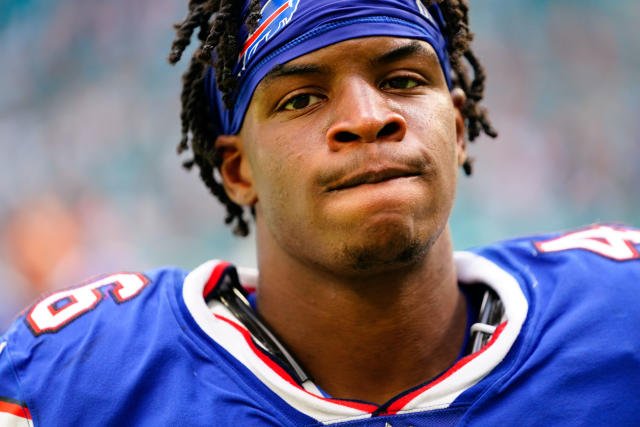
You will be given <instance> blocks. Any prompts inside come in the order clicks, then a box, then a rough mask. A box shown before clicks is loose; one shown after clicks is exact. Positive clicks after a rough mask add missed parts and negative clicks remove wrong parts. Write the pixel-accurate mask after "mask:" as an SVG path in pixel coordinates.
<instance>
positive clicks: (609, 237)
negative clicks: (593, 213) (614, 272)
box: [535, 225, 640, 261]
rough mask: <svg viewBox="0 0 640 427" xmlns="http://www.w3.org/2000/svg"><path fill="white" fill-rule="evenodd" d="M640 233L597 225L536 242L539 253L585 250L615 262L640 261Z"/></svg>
mask: <svg viewBox="0 0 640 427" xmlns="http://www.w3.org/2000/svg"><path fill="white" fill-rule="evenodd" d="M637 244H640V231H639V230H631V229H626V228H614V227H608V226H605V225H599V226H596V227H593V228H590V229H588V230H583V231H576V232H574V233H569V234H565V235H564V236H561V237H558V238H557V239H552V240H547V241H544V242H536V243H535V245H536V248H538V250H539V251H541V252H559V251H566V250H570V249H585V250H588V251H591V252H594V253H596V254H599V255H602V256H604V257H607V258H611V259H613V260H616V261H628V260H632V259H640V254H639V253H638V249H636V248H635V247H634V246H633V245H637Z"/></svg>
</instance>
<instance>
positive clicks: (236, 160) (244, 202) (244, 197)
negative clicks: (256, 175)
mask: <svg viewBox="0 0 640 427" xmlns="http://www.w3.org/2000/svg"><path fill="white" fill-rule="evenodd" d="M215 149H216V150H217V151H218V152H219V153H220V154H221V156H222V163H221V165H220V176H221V177H222V185H223V186H224V189H225V191H226V192H227V195H228V196H229V198H230V199H231V200H233V201H234V202H235V203H237V204H238V205H240V206H253V205H254V204H255V203H256V201H257V200H258V196H257V194H256V191H255V186H254V185H253V175H252V173H251V167H250V165H249V161H248V159H247V157H246V156H245V154H244V146H243V145H242V139H241V138H240V137H239V136H238V135H220V136H218V138H217V139H216V142H215Z"/></svg>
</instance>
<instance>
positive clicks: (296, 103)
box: [280, 93, 322, 111]
mask: <svg viewBox="0 0 640 427" xmlns="http://www.w3.org/2000/svg"><path fill="white" fill-rule="evenodd" d="M320 101H322V98H320V97H319V96H317V95H311V94H309V93H303V94H301V95H297V96H294V97H293V98H291V99H289V100H288V101H287V102H285V103H284V104H283V105H282V107H280V109H281V110H286V111H295V110H301V109H303V108H307V107H309V106H311V105H313V104H317V103H318V102H320Z"/></svg>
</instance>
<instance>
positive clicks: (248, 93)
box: [205, 0, 451, 135]
mask: <svg viewBox="0 0 640 427" xmlns="http://www.w3.org/2000/svg"><path fill="white" fill-rule="evenodd" d="M248 4H249V1H248V0H245V5H244V12H243V16H246V14H247V13H248ZM443 27H444V19H443V17H442V13H441V11H440V9H439V7H438V6H437V4H434V6H431V7H429V8H428V9H427V8H426V7H425V6H423V5H422V2H421V1H420V0H267V1H266V2H265V1H263V7H262V18H261V19H260V22H259V23H258V28H257V29H256V30H255V31H254V32H253V33H252V34H251V35H249V34H248V33H247V31H246V28H245V27H244V26H242V28H241V31H240V34H239V36H240V37H239V40H246V42H245V44H244V46H243V48H242V50H241V54H240V57H239V59H238V63H237V64H236V68H235V73H236V75H237V76H238V78H239V85H238V92H237V94H236V96H235V105H234V108H233V110H231V111H230V110H228V109H227V108H226V107H225V104H224V102H223V101H222V93H221V92H220V91H219V90H218V87H217V85H216V79H215V72H214V70H213V68H212V67H209V69H208V71H207V75H206V78H205V90H206V91H207V98H208V100H209V106H210V109H211V113H212V120H213V126H214V131H215V133H216V135H235V134H237V133H238V132H240V128H241V127H242V122H243V120H244V116H245V114H246V112H247V109H248V108H249V103H250V102H251V97H252V96H253V92H254V91H255V89H256V87H257V86H258V84H259V83H260V81H261V80H262V79H263V78H264V76H265V75H266V74H267V73H268V72H269V71H271V70H272V69H273V68H274V67H275V66H277V65H281V64H284V63H286V62H288V61H291V60H293V59H295V58H298V57H300V56H302V55H305V54H307V53H310V52H313V51H315V50H318V49H321V48H323V47H326V46H329V45H332V44H334V43H338V42H341V41H345V40H349V39H354V38H358V37H370V36H395V37H406V38H412V39H418V40H423V41H426V42H427V43H429V44H430V45H431V46H432V47H433V48H434V50H435V51H436V54H437V55H438V59H439V60H440V65H441V67H442V71H443V73H444V76H445V78H446V80H447V84H448V86H449V88H451V65H450V64H449V57H448V54H447V49H446V47H447V45H446V41H445V38H444V36H443V35H442V32H441V28H443Z"/></svg>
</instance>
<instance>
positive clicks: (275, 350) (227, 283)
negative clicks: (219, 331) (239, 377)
mask: <svg viewBox="0 0 640 427" xmlns="http://www.w3.org/2000/svg"><path fill="white" fill-rule="evenodd" d="M247 296H248V294H247V291H246V290H245V289H244V288H243V287H242V286H241V285H240V282H239V281H238V280H237V276H236V277H233V275H225V276H224V278H223V279H222V282H221V283H219V284H218V285H217V286H216V288H215V289H214V291H213V292H212V293H211V294H210V295H209V297H208V300H211V299H216V300H218V301H220V302H221V303H222V305H224V306H225V307H226V308H227V309H228V310H229V311H230V312H231V313H232V314H233V315H234V316H235V317H236V318H238V320H240V322H241V323H242V324H243V325H244V326H245V327H246V328H247V330H248V331H249V333H250V334H251V336H252V337H253V339H254V341H256V342H257V343H258V344H259V345H260V346H261V347H262V348H263V349H265V350H266V351H267V352H268V353H269V354H271V355H272V356H273V357H275V358H276V359H277V360H278V361H279V362H280V363H281V364H282V365H284V366H285V367H286V368H287V370H288V371H289V374H290V375H291V376H292V377H293V379H294V380H295V381H296V382H297V383H298V384H304V383H305V382H307V381H310V380H311V377H310V376H309V375H307V373H306V372H305V371H304V369H302V367H301V366H300V364H299V363H298V362H297V361H296V359H295V358H294V357H293V356H292V355H291V353H290V352H289V351H288V350H287V349H286V347H285V346H284V345H283V344H282V343H281V342H280V340H278V338H277V337H276V336H275V335H274V334H273V332H271V331H270V330H269V328H268V327H267V325H265V323H264V321H263V320H262V319H260V316H259V315H258V313H256V312H255V311H254V310H253V308H251V304H249V301H248V300H247Z"/></svg>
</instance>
